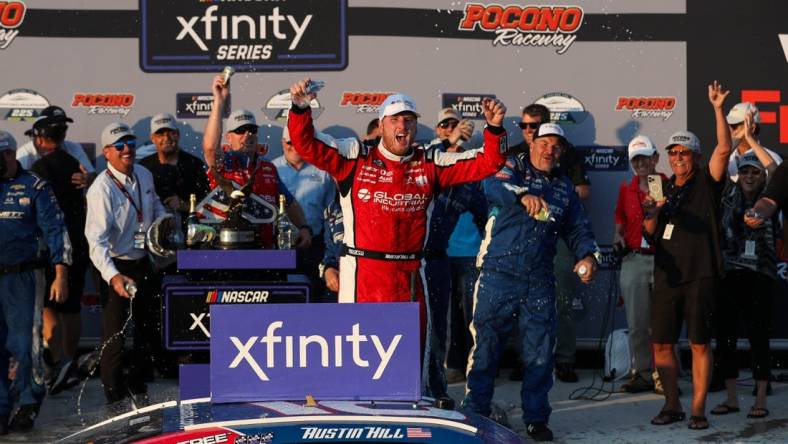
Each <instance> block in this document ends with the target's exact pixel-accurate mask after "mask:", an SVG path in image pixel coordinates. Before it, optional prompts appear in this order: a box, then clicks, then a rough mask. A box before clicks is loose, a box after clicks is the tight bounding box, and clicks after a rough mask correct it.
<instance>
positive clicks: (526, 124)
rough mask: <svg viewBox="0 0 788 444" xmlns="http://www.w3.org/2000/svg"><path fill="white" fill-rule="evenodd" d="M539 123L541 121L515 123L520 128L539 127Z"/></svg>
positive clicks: (533, 128)
mask: <svg viewBox="0 0 788 444" xmlns="http://www.w3.org/2000/svg"><path fill="white" fill-rule="evenodd" d="M539 125H541V122H519V123H518V124H517V126H519V127H520V128H521V129H526V128H531V129H532V130H535V129H537V128H539Z"/></svg>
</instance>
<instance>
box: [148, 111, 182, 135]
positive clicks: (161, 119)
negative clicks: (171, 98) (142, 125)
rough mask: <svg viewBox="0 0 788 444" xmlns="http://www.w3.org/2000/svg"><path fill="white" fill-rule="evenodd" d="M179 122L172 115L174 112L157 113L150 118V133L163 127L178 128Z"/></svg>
mask: <svg viewBox="0 0 788 444" xmlns="http://www.w3.org/2000/svg"><path fill="white" fill-rule="evenodd" d="M177 123H178V122H177V121H176V120H175V117H172V114H168V113H161V114H156V115H155V116H153V117H151V119H150V133H151V134H153V133H155V132H156V131H158V130H161V129H171V130H177V129H178V125H177Z"/></svg>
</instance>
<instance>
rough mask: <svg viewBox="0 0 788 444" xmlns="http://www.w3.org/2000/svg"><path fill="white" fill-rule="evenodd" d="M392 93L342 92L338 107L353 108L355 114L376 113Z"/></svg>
mask: <svg viewBox="0 0 788 444" xmlns="http://www.w3.org/2000/svg"><path fill="white" fill-rule="evenodd" d="M392 94H394V93H392V92H356V91H344V92H343V93H342V99H341V100H340V101H339V106H355V107H356V112H357V113H377V112H378V107H379V106H380V105H381V104H382V103H383V101H384V100H386V98H387V97H388V96H390V95H392Z"/></svg>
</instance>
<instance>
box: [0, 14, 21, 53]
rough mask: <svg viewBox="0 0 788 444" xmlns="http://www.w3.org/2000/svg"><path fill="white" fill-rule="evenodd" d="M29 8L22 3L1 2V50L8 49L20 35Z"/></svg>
mask: <svg viewBox="0 0 788 444" xmlns="http://www.w3.org/2000/svg"><path fill="white" fill-rule="evenodd" d="M25 12H27V6H25V4H24V3H22V2H0V49H6V48H8V45H10V44H11V43H12V42H13V41H14V39H15V38H16V37H17V36H18V35H19V29H18V28H19V26H20V25H21V24H22V21H23V20H24V19H25Z"/></svg>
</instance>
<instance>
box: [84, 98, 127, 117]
mask: <svg viewBox="0 0 788 444" xmlns="http://www.w3.org/2000/svg"><path fill="white" fill-rule="evenodd" d="M133 105H134V95H133V94H128V93H100V94H94V93H81V92H78V93H75V94H74V98H73V99H72V101H71V107H72V108H87V109H88V114H91V115H94V114H95V115H115V116H121V117H126V116H127V115H128V114H129V112H130V111H131V107H132V106H133Z"/></svg>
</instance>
